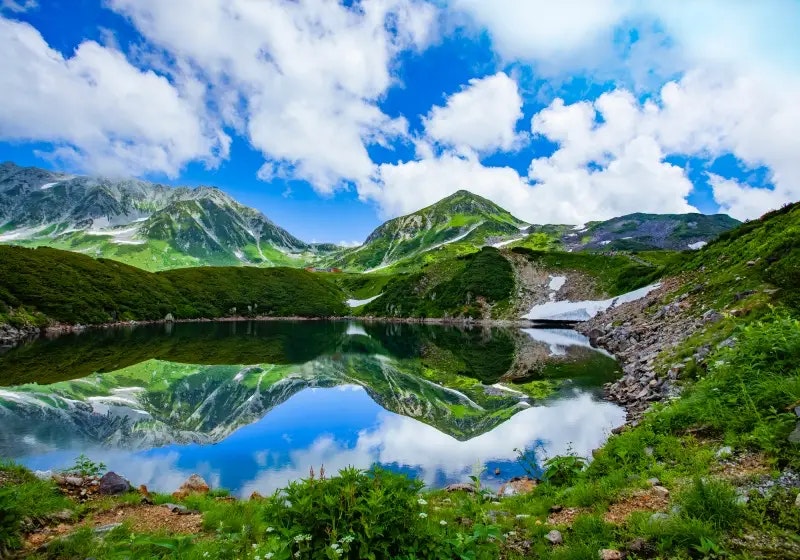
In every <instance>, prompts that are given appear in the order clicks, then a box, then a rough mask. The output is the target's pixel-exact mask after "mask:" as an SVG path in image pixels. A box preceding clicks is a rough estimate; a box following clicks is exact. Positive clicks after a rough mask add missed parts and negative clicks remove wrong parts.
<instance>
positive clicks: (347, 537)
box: [339, 535, 355, 543]
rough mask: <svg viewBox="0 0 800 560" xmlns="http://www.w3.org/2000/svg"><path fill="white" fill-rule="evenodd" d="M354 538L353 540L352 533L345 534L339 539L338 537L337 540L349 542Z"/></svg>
mask: <svg viewBox="0 0 800 560" xmlns="http://www.w3.org/2000/svg"><path fill="white" fill-rule="evenodd" d="M354 540H355V537H354V536H353V535H345V536H343V537H342V538H341V539H339V542H341V543H351V542H353V541H354Z"/></svg>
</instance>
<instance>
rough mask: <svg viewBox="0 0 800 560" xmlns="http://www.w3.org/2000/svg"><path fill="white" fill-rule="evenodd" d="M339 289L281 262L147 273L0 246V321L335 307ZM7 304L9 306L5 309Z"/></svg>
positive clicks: (324, 312) (316, 312)
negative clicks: (268, 265)
mask: <svg viewBox="0 0 800 560" xmlns="http://www.w3.org/2000/svg"><path fill="white" fill-rule="evenodd" d="M343 300H344V294H343V293H342V292H341V291H340V290H339V289H338V288H337V287H336V286H334V285H333V284H332V283H330V282H328V281H326V280H324V279H322V278H320V277H319V276H317V275H315V274H313V273H310V272H306V271H305V270H296V269H288V268H273V269H257V268H245V267H235V268H234V267H230V268H225V267H218V268H210V267H205V268H192V269H178V270H171V271H166V272H162V273H150V272H146V271H143V270H140V269H138V268H134V267H132V266H128V265H124V264H122V263H118V262H116V261H111V260H106V259H92V258H90V257H87V256H85V255H80V254H75V253H70V252H65V251H59V250H56V249H49V248H38V249H25V248H21V247H5V246H4V247H0V322H7V321H8V320H11V321H12V322H13V320H14V315H15V314H27V316H33V317H34V318H35V320H36V321H38V322H39V323H40V324H41V323H42V322H45V321H46V320H48V319H49V320H54V321H59V322H65V323H82V324H92V323H103V322H109V321H117V320H155V319H163V318H164V317H165V316H166V315H167V314H168V313H172V315H173V316H174V317H175V318H180V319H191V318H201V317H206V318H212V317H222V316H226V315H271V316H292V315H297V316H308V317H321V316H330V315H340V314H343V313H344V312H345V311H346V309H345V307H344V304H343ZM12 310H13V311H12Z"/></svg>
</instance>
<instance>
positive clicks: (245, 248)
mask: <svg viewBox="0 0 800 560" xmlns="http://www.w3.org/2000/svg"><path fill="white" fill-rule="evenodd" d="M738 224H739V222H737V221H736V220H734V219H733V218H730V217H729V216H725V215H714V216H707V215H703V214H664V215H660V214H630V215H628V216H622V217H620V218H614V219H611V220H607V221H602V222H590V223H588V224H585V225H580V226H570V225H557V224H556V225H553V224H550V225H529V224H526V223H524V222H523V221H522V220H520V219H518V218H516V217H514V215H512V214H511V213H510V212H508V211H507V210H505V209H503V208H501V207H500V206H498V205H497V204H494V203H493V202H491V201H490V200H487V199H485V198H483V197H480V196H478V195H475V194H472V193H470V192H468V191H465V190H460V191H458V192H456V193H454V194H452V195H450V196H448V197H446V198H444V199H442V200H440V201H439V202H437V203H435V204H433V205H431V206H428V207H427V208H423V209H422V210H419V211H417V212H414V213H413V214H409V215H407V216H401V217H399V218H394V219H392V220H389V221H388V222H386V223H384V224H383V225H381V226H380V227H378V228H377V229H375V231H373V232H372V233H371V234H370V235H369V237H367V239H366V241H365V242H364V244H363V245H361V246H360V247H356V248H352V249H344V248H341V247H337V246H335V245H331V244H309V243H305V242H303V241H301V240H300V239H297V238H296V237H294V236H292V235H291V234H290V233H288V232H287V231H286V230H284V229H282V228H281V227H279V226H277V225H276V224H274V223H273V222H271V221H270V220H269V219H268V218H267V217H266V216H264V215H263V214H262V213H261V212H259V211H257V210H254V209H252V208H248V207H247V206H244V205H242V204H240V203H238V202H237V201H235V200H234V199H233V198H231V197H230V196H229V195H227V194H225V193H224V192H222V191H221V190H219V189H217V188H213V187H197V188H187V187H169V186H165V185H160V184H156V183H150V182H147V181H140V180H136V179H110V178H104V177H86V176H75V175H69V174H65V173H57V172H51V171H47V170H44V169H38V168H35V167H20V166H17V165H15V164H13V163H4V164H2V165H0V243H13V244H17V245H23V246H28V247H36V246H42V245H45V246H49V247H53V248H57V249H64V250H68V251H75V252H81V253H84V254H87V255H90V256H94V257H106V258H111V259H114V260H118V261H121V262H124V263H126V264H130V265H133V266H136V267H138V268H142V269H145V270H150V271H159V270H167V269H173V268H184V267H192V266H205V265H215V266H242V265H251V266H293V267H301V266H309V265H312V266H317V267H337V268H342V269H345V270H348V271H353V272H365V271H373V270H381V269H386V268H389V267H392V269H393V270H394V271H395V272H397V271H402V270H418V269H419V268H420V267H422V266H424V265H426V264H428V263H432V262H434V261H441V260H442V259H444V258H448V257H457V256H461V255H464V254H468V253H473V252H475V251H477V250H479V249H480V248H481V247H484V246H487V245H488V246H494V247H496V248H499V247H508V248H513V247H525V248H528V249H534V250H546V251H602V252H606V251H641V250H658V249H671V250H684V249H695V248H699V247H701V246H702V245H704V244H705V243H707V242H708V241H710V240H711V239H713V238H714V237H716V236H717V235H719V234H720V233H722V232H724V231H727V230H729V229H731V228H733V227H735V226H736V225H738Z"/></svg>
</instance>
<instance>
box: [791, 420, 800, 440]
mask: <svg viewBox="0 0 800 560" xmlns="http://www.w3.org/2000/svg"><path fill="white" fill-rule="evenodd" d="M789 442H790V443H798V444H800V422H798V423H797V426H795V427H794V431H793V432H792V433H791V434H789Z"/></svg>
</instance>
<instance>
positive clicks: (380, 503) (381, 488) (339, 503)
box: [266, 469, 494, 559]
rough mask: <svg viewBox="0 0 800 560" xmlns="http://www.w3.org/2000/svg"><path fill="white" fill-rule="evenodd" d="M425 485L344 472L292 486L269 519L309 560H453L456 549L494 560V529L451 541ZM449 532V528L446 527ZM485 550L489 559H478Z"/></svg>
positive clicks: (399, 477) (380, 474)
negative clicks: (430, 507) (424, 493)
mask: <svg viewBox="0 0 800 560" xmlns="http://www.w3.org/2000/svg"><path fill="white" fill-rule="evenodd" d="M421 487H422V483H421V482H419V481H417V480H412V479H409V478H408V477H405V476H402V475H397V474H394V473H390V472H388V471H383V470H380V469H374V470H372V471H369V472H363V471H359V470H356V469H345V470H343V471H341V473H339V476H336V477H333V478H330V479H325V478H310V479H307V480H303V481H300V482H294V483H292V484H290V485H289V486H288V487H287V488H286V489H285V490H284V492H283V493H282V494H279V495H276V496H275V498H274V499H273V501H272V502H271V503H270V506H268V508H267V511H266V515H267V520H268V522H270V523H271V526H273V527H274V528H275V529H276V530H277V531H278V532H279V534H281V535H282V536H283V537H285V540H286V541H287V542H288V543H289V544H290V547H291V551H292V553H293V554H294V553H298V552H299V553H300V554H301V555H302V556H303V557H306V558H353V559H355V558H418V559H422V558H430V559H434V558H437V559H438V558H449V557H453V556H454V555H453V551H454V549H457V548H466V549H469V551H471V553H472V556H469V557H471V558H476V557H479V558H482V557H485V558H491V557H493V556H491V552H492V551H494V546H493V545H492V544H491V542H490V541H489V537H490V536H492V534H494V533H493V532H492V531H491V530H490V529H487V528H481V527H475V528H474V529H475V531H478V533H477V534H476V533H475V531H473V533H472V535H471V536H470V537H471V538H468V537H467V536H466V535H463V534H462V535H461V536H460V537H459V536H457V535H455V536H454V538H453V539H449V538H447V537H448V536H447V534H446V528H445V529H443V528H442V527H443V526H441V525H439V524H436V523H434V522H433V521H432V520H431V519H428V515H429V512H428V511H427V508H426V506H427V503H426V502H425V500H423V499H421V498H420V494H419V490H420V489H421ZM444 527H446V525H444ZM481 549H483V550H485V553H484V554H483V555H481V556H475V554H476V553H478V552H480V551H481Z"/></svg>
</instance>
